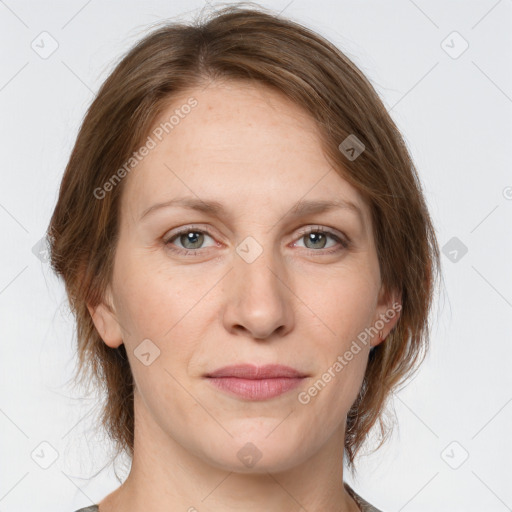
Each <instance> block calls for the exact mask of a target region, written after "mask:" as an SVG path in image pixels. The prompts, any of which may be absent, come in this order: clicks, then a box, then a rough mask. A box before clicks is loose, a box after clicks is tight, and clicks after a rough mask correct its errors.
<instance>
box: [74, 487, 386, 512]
mask: <svg viewBox="0 0 512 512" xmlns="http://www.w3.org/2000/svg"><path fill="white" fill-rule="evenodd" d="M344 485H345V488H346V489H347V491H348V493H349V494H350V496H352V498H354V501H355V502H356V503H357V504H358V505H359V508H360V509H361V512H382V511H381V510H379V509H377V508H375V507H374V506H373V505H370V504H369V503H368V502H367V501H366V500H364V499H363V498H361V496H359V494H357V493H356V492H355V491H354V489H352V487H350V486H349V485H348V484H347V482H344ZM75 512H99V510H98V505H91V506H90V507H85V508H81V509H80V510H76V511H75Z"/></svg>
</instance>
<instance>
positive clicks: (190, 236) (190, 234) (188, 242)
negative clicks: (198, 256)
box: [164, 226, 215, 254]
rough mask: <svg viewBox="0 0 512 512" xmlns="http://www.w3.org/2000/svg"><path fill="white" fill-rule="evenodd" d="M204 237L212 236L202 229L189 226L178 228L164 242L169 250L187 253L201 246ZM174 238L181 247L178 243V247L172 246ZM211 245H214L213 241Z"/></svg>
mask: <svg viewBox="0 0 512 512" xmlns="http://www.w3.org/2000/svg"><path fill="white" fill-rule="evenodd" d="M205 237H207V238H212V237H211V236H210V235H209V234H208V232H207V231H204V230H202V229H196V228H193V227H190V226H189V227H186V228H183V229H181V230H179V231H178V232H176V233H174V234H173V235H172V236H170V237H169V238H167V239H165V240H164V243H165V245H166V246H167V247H168V249H170V250H171V251H174V252H178V253H181V254H183V253H187V254H188V251H191V253H192V254H193V253H194V252H195V250H196V249H202V248H203V247H202V245H203V243H204V240H205ZM174 240H176V242H177V243H179V244H180V245H181V247H180V245H178V247H174V245H175V243H176V242H173V241H174ZM212 240H213V238H212ZM213 245H215V243H213Z"/></svg>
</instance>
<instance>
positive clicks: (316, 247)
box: [294, 226, 349, 254]
mask: <svg viewBox="0 0 512 512" xmlns="http://www.w3.org/2000/svg"><path fill="white" fill-rule="evenodd" d="M329 238H330V239H331V240H334V242H335V243H334V246H333V245H331V246H330V247H327V249H328V250H324V249H326V245H327V243H328V239H329ZM299 240H304V242H305V246H306V249H310V250H311V252H320V250H324V251H323V253H324V254H325V253H327V254H330V253H334V252H338V251H341V250H343V249H348V247H349V242H348V241H347V240H345V239H344V238H342V237H341V236H338V235H337V234H335V233H334V232H333V231H330V230H328V229H325V228H323V227H322V226H315V227H309V228H308V229H307V230H306V231H303V232H302V236H301V237H300V238H299ZM294 245H296V244H294Z"/></svg>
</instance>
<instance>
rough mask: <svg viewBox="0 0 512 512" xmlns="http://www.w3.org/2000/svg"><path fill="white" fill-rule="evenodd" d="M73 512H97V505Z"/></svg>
mask: <svg viewBox="0 0 512 512" xmlns="http://www.w3.org/2000/svg"><path fill="white" fill-rule="evenodd" d="M75 512H98V505H91V506H90V507H85V508H81V509H79V510H75Z"/></svg>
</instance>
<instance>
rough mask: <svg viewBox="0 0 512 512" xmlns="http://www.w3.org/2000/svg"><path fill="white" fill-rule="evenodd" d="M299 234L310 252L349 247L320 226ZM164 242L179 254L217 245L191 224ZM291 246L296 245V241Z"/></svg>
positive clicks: (344, 240)
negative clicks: (206, 242) (208, 241)
mask: <svg viewBox="0 0 512 512" xmlns="http://www.w3.org/2000/svg"><path fill="white" fill-rule="evenodd" d="M300 235H301V236H300V237H299V239H298V240H299V241H301V240H304V241H305V248H306V249H308V250H309V253H310V254H332V253H336V252H338V251H342V250H344V249H348V248H349V247H350V241H349V240H348V239H347V238H344V237H343V236H341V235H337V234H335V233H334V232H333V231H330V230H328V229H326V228H324V227H322V226H312V227H309V228H307V229H306V230H304V231H302V232H301V233H300ZM205 237H206V238H210V239H211V240H212V241H213V244H211V245H210V246H206V247H204V245H203V244H204V242H205ZM329 239H331V241H333V242H334V244H331V246H328V245H327V244H328V240H329ZM164 244H165V246H166V247H167V248H168V249H169V250H170V251H172V252H175V253H178V254H181V255H194V254H200V251H199V249H208V247H215V246H216V245H217V244H216V242H215V241H214V239H213V237H212V236H211V235H210V234H209V232H208V231H206V230H204V229H199V228H195V227H193V226H186V227H184V228H181V229H180V230H178V231H177V232H174V233H173V234H172V235H171V236H169V237H167V238H165V239H164ZM293 246H294V247H295V246H298V245H297V242H295V243H294V244H293ZM298 247H300V245H299V246H298Z"/></svg>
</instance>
